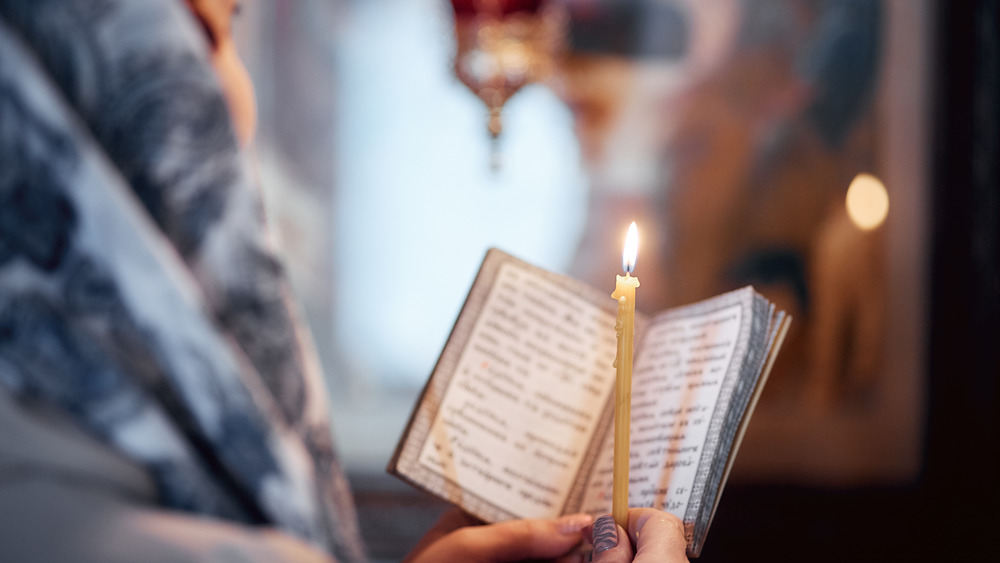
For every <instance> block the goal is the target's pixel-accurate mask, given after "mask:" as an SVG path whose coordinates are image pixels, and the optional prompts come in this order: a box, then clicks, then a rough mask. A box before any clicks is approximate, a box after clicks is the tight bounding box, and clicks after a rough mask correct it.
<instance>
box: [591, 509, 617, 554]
mask: <svg viewBox="0 0 1000 563" xmlns="http://www.w3.org/2000/svg"><path fill="white" fill-rule="evenodd" d="M617 546H618V526H616V525H615V520H614V518H612V517H611V515H610V514H605V515H604V516H601V517H600V518H598V519H597V520H596V521H594V553H595V554H596V553H603V552H605V551H607V550H609V549H612V548H614V547H617Z"/></svg>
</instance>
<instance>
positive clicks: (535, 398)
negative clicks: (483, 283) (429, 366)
mask: <svg viewBox="0 0 1000 563" xmlns="http://www.w3.org/2000/svg"><path fill="white" fill-rule="evenodd" d="M609 301H610V300H609ZM614 322H615V316H614V313H612V312H609V311H608V310H607V309H602V308H601V307H599V306H597V305H595V304H593V303H591V302H588V301H587V300H585V299H583V298H581V297H579V296H576V295H574V294H573V293H571V292H570V291H567V290H566V289H564V288H562V287H560V286H559V285H557V284H556V283H553V282H552V281H550V280H549V279H546V278H545V277H543V276H539V275H536V274H534V273H533V270H532V269H530V268H528V267H525V266H522V265H521V264H519V263H516V262H505V263H503V264H502V265H501V266H500V268H499V272H498V273H497V275H496V279H495V281H494V282H493V284H492V286H491V288H490V291H489V294H488V296H487V297H486V300H485V302H484V303H483V304H482V307H481V309H480V312H479V316H478V318H477V319H476V320H475V324H474V325H473V327H472V329H471V332H470V333H469V335H468V340H467V342H465V344H464V346H463V348H462V351H461V354H460V356H459V357H458V361H457V363H456V364H455V367H454V371H453V372H452V373H451V378H450V382H449V383H448V385H447V388H446V390H445V392H444V396H443V397H442V398H441V399H440V406H439V408H438V409H437V412H436V415H435V416H434V418H433V422H432V423H431V424H430V428H429V432H428V434H427V439H426V441H425V442H424V443H423V445H422V447H421V449H420V453H419V457H418V462H419V464H420V466H421V467H422V468H423V469H424V470H426V471H429V472H431V473H435V474H438V475H441V476H443V477H444V479H445V480H446V481H447V482H449V483H452V484H454V485H457V488H458V490H459V491H458V493H456V492H455V491H454V488H453V490H452V491H451V492H450V493H448V491H441V492H442V496H445V498H449V500H452V501H453V502H457V503H459V504H461V505H463V506H464V507H466V509H467V510H469V509H470V506H471V507H472V510H471V511H472V512H474V513H477V515H479V516H480V517H486V518H487V519H490V518H489V516H490V514H488V513H487V514H484V512H488V511H487V510H485V509H484V510H482V511H477V510H476V509H475V506H476V503H475V502H468V497H470V496H474V497H477V498H478V499H479V500H480V501H481V500H482V499H488V504H490V505H493V506H495V507H497V508H499V509H501V510H503V511H505V512H507V513H509V514H510V515H513V516H517V517H526V518H531V517H552V516H556V515H558V514H560V513H561V511H562V509H563V506H564V504H565V502H566V497H567V494H568V492H569V489H570V487H571V486H572V484H573V481H574V479H575V478H576V472H577V469H578V466H579V464H580V461H581V459H582V458H583V456H584V455H585V453H586V450H587V448H588V446H589V445H590V442H591V440H592V437H593V432H594V428H595V425H596V424H597V423H598V421H599V419H600V418H601V415H602V413H603V411H604V408H605V406H606V404H607V402H608V398H609V395H610V393H611V392H612V387H613V386H612V382H613V380H614V376H615V372H614V368H613V366H612V362H613V360H614V354H615V336H614ZM425 486H426V483H425ZM455 494H461V495H462V498H460V499H459V498H455ZM480 504H481V503H480Z"/></svg>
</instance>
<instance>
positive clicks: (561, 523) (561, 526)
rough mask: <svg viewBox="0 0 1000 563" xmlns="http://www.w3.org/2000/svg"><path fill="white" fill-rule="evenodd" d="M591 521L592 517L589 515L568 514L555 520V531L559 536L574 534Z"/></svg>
mask: <svg viewBox="0 0 1000 563" xmlns="http://www.w3.org/2000/svg"><path fill="white" fill-rule="evenodd" d="M593 521H594V517H593V516H591V515H589V514H568V515H566V516H562V517H560V518H559V519H558V520H556V530H559V533H560V534H567V535H568V534H575V533H577V532H579V531H580V530H582V529H584V528H586V527H587V526H589V525H590V523H591V522H593Z"/></svg>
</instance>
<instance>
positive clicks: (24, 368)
mask: <svg viewBox="0 0 1000 563" xmlns="http://www.w3.org/2000/svg"><path fill="white" fill-rule="evenodd" d="M254 181H255V179H254V177H253V174H252V173H251V167H250V165H249V163H248V162H247V159H246V156H245V154H244V153H242V152H241V151H240V149H239V146H238V143H237V141H236V138H235V135H234V132H233V128H232V124H231V122H230V118H229V114H228V112H227V109H226V106H225V102H224V99H223V96H222V93H221V89H220V86H219V83H218V79H217V77H216V76H215V74H214V73H213V71H212V68H211V65H210V63H209V62H208V47H207V46H206V40H205V38H204V36H203V35H202V34H201V33H200V31H199V28H198V27H197V25H196V23H195V21H194V19H193V17H192V15H191V14H190V13H189V12H188V10H187V9H186V8H185V6H184V4H183V3H182V2H181V1H180V0H142V1H136V0H0V384H2V385H4V386H5V387H6V388H7V389H8V390H9V391H10V392H11V393H12V394H13V395H14V396H17V397H21V398H22V399H31V400H37V401H43V402H46V403H48V404H50V405H52V406H54V407H55V408H58V409H60V410H61V411H63V412H65V413H67V414H68V415H70V416H71V417H72V418H73V419H74V420H75V421H77V422H78V424H79V425H80V426H82V427H84V428H86V429H87V430H89V431H90V432H91V433H92V434H94V435H95V436H97V437H99V438H100V439H101V440H103V441H104V442H106V443H108V444H109V445H111V446H112V447H114V448H116V449H117V450H119V451H121V452H122V453H124V454H125V455H127V456H128V457H130V458H132V459H134V460H136V461H137V462H139V463H141V464H142V465H143V466H145V467H146V468H147V470H148V471H149V473H150V475H152V477H153V479H154V481H155V483H156V485H157V487H158V490H159V494H160V498H161V501H162V503H163V504H164V505H165V506H168V507H171V508H176V509H180V510H186V511H191V512H196V513H202V514H210V515H215V516H218V517H221V518H226V519H230V520H234V521H239V522H245V523H250V524H262V525H275V526H279V527H281V528H284V529H286V530H288V531H289V532H291V533H294V534H296V535H298V536H300V537H302V538H304V539H306V540H308V541H311V542H313V543H315V544H317V545H319V546H322V547H324V548H326V549H329V550H330V551H331V552H332V553H334V554H335V555H336V556H338V557H340V558H342V559H344V560H346V561H354V560H361V559H363V558H364V554H363V551H362V548H361V543H360V540H359V536H358V532H357V525H356V518H355V515H354V509H353V506H352V504H351V500H350V493H349V490H348V487H347V483H346V480H345V479H344V475H343V473H342V471H341V469H340V466H339V465H338V463H337V461H336V459H335V457H334V453H333V444H332V439H331V432H330V426H329V422H328V413H327V407H326V404H325V392H324V386H323V382H322V379H321V377H320V374H319V370H318V363H317V362H316V361H315V354H314V352H313V351H312V349H311V348H310V344H309V341H308V340H307V339H306V337H305V334H304V332H303V331H302V330H301V328H300V327H299V323H298V321H297V319H296V315H295V312H294V310H293V309H292V308H291V307H290V306H289V299H288V285H287V283H286V279H285V274H284V272H283V269H282V266H281V263H280V262H279V261H278V260H277V259H276V258H275V255H274V253H273V250H272V248H271V246H270V243H269V240H268V238H267V233H266V230H265V227H264V223H263V211H262V207H261V201H260V195H259V192H258V190H257V188H256V186H255V184H254Z"/></svg>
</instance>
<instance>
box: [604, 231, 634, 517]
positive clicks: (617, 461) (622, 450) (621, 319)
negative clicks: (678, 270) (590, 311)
mask: <svg viewBox="0 0 1000 563" xmlns="http://www.w3.org/2000/svg"><path fill="white" fill-rule="evenodd" d="M638 249H639V235H638V233H637V230H636V227H635V221H633V222H632V224H631V225H629V228H628V236H626V237H625V250H624V251H623V252H622V268H623V269H624V270H625V275H624V276H617V283H616V284H615V292H614V293H612V294H611V298H612V299H615V300H617V301H618V319H617V320H616V321H615V332H616V333H617V335H618V354H617V356H616V357H615V454H614V455H615V457H614V474H613V485H612V489H611V515H612V517H613V518H614V519H615V522H617V523H618V524H619V525H621V526H622V527H623V528H625V529H626V530H627V529H628V466H629V440H630V436H631V434H630V432H629V426H630V425H631V420H632V344H633V342H634V340H635V288H637V287H639V278H633V277H632V270H634V269H635V258H636V254H637V253H638Z"/></svg>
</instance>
